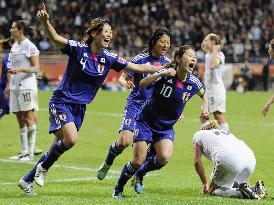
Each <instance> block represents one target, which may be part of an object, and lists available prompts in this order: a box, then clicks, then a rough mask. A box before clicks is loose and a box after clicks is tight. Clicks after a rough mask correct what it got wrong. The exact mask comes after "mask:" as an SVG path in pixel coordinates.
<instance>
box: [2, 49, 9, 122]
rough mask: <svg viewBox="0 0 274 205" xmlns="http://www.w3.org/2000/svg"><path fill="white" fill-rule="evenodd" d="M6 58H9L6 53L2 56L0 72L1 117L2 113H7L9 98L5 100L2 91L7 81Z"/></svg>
mask: <svg viewBox="0 0 274 205" xmlns="http://www.w3.org/2000/svg"><path fill="white" fill-rule="evenodd" d="M8 60H9V54H6V55H5V56H4V58H3V63H2V74H1V79H0V117H2V116H3V115H6V114H9V100H7V99H6V98H5V96H4V91H5V89H6V86H7V83H8V79H7V71H8V67H7V64H8Z"/></svg>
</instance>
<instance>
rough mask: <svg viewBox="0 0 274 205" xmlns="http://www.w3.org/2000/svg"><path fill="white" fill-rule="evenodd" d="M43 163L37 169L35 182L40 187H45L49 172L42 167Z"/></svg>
mask: <svg viewBox="0 0 274 205" xmlns="http://www.w3.org/2000/svg"><path fill="white" fill-rule="evenodd" d="M42 163H43V162H40V163H39V164H38V165H37V167H36V172H35V176H34V181H35V183H36V184H37V185H39V186H44V183H45V177H46V173H47V170H46V169H45V168H43V167H42V166H41V164H42Z"/></svg>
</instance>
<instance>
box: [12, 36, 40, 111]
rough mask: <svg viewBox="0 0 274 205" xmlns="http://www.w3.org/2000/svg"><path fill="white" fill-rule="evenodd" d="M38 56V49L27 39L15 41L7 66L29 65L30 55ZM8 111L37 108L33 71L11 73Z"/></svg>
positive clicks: (35, 83)
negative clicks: (19, 41)
mask: <svg viewBox="0 0 274 205" xmlns="http://www.w3.org/2000/svg"><path fill="white" fill-rule="evenodd" d="M31 56H39V50H38V49H37V47H36V46H35V45H34V44H33V43H32V42H31V41H30V40H29V39H28V38H26V39H24V40H23V41H22V42H21V43H20V44H19V43H18V42H15V43H14V44H13V45H12V48H11V51H10V59H9V62H8V68H13V67H31V66H32V65H31V62H30V57H31ZM9 88H10V112H19V111H28V110H32V109H35V110H38V96H37V82H36V76H35V73H18V74H15V75H11V80H10V87H9Z"/></svg>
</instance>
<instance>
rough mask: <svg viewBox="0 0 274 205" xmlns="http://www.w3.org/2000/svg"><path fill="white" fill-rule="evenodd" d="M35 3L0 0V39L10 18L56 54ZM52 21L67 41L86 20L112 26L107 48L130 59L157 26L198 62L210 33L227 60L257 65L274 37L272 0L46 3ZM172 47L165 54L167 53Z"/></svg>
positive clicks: (70, 0)
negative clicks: (31, 29) (33, 31)
mask: <svg viewBox="0 0 274 205" xmlns="http://www.w3.org/2000/svg"><path fill="white" fill-rule="evenodd" d="M41 2H42V1H40V0H28V1H27V0H0V30H1V32H0V35H1V36H0V38H4V37H9V35H10V33H9V29H10V26H11V23H12V21H13V20H17V19H25V20H28V21H30V22H31V24H32V25H33V26H34V27H36V28H37V29H36V30H37V32H38V35H37V37H36V39H35V42H36V44H37V46H38V47H39V49H40V50H41V51H45V52H46V51H51V52H55V50H56V49H55V48H54V47H53V46H52V45H51V44H50V42H49V40H48V39H47V37H46V36H45V33H44V31H43V29H42V28H41V25H40V24H39V22H38V20H37V19H36V12H37V10H38V7H39V5H40V3H41ZM45 2H46V5H47V8H48V10H49V13H50V17H51V19H50V20H51V23H52V24H53V26H54V27H55V28H56V30H57V32H58V33H59V34H61V35H63V36H65V37H66V38H69V39H75V40H81V38H82V37H83V34H84V31H85V27H86V26H87V24H88V22H89V20H90V19H92V18H95V17H98V16H104V17H108V18H109V19H110V20H111V22H112V27H113V41H112V46H111V47H112V48H111V49H112V50H114V51H115V52H117V53H119V54H120V55H122V56H128V57H132V56H134V55H136V54H137V53H139V52H140V51H141V50H143V49H144V47H145V45H146V43H147V41H148V39H149V37H150V35H151V32H152V30H153V28H154V27H156V26H157V25H166V26H167V27H168V28H169V29H170V30H171V31H172V33H173V41H172V45H173V48H174V47H176V46H178V45H180V44H185V43H188V44H193V45H194V46H195V47H196V50H197V51H198V52H197V57H198V59H199V60H203V54H202V52H201V51H200V43H201V42H202V39H203V38H204V36H205V35H206V34H208V33H210V32H214V33H217V34H219V35H220V36H221V37H222V42H223V44H224V47H223V51H224V53H225V55H226V62H243V61H245V60H247V61H249V62H253V63H260V59H261V58H262V57H266V56H267V52H266V51H267V47H268V43H269V41H270V40H271V39H272V38H273V33H274V12H273V10H274V0H222V1H220V0H176V1H175V0H155V1H149V0H90V1H86V0H78V1H73V0H46V1H45ZM172 51H173V49H171V51H170V53H172Z"/></svg>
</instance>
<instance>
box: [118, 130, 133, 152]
mask: <svg viewBox="0 0 274 205" xmlns="http://www.w3.org/2000/svg"><path fill="white" fill-rule="evenodd" d="M131 144H132V133H131V132H123V131H122V132H121V133H120V136H119V140H118V143H117V146H118V147H119V149H122V150H123V149H125V148H126V147H128V146H130V145H131Z"/></svg>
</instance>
